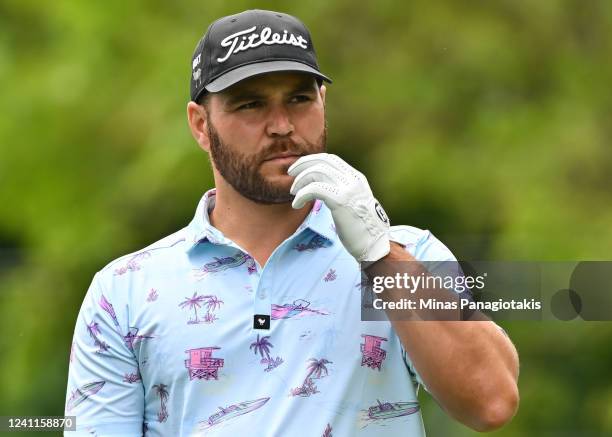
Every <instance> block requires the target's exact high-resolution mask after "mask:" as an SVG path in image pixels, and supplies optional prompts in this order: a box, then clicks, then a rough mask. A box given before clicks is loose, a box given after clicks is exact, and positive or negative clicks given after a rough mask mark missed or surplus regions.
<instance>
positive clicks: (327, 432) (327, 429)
mask: <svg viewBox="0 0 612 437" xmlns="http://www.w3.org/2000/svg"><path fill="white" fill-rule="evenodd" d="M321 437H332V427H331V425H330V424H329V423H328V424H327V426H326V427H325V431H324V432H323V435H322V436H321Z"/></svg>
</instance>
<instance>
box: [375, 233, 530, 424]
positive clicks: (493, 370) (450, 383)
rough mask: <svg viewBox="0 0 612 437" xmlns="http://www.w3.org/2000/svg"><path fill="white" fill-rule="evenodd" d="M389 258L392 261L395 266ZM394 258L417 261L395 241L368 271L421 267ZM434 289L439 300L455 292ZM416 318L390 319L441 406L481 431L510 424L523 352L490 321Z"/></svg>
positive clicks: (395, 293)
mask: <svg viewBox="0 0 612 437" xmlns="http://www.w3.org/2000/svg"><path fill="white" fill-rule="evenodd" d="M386 261H389V262H393V266H390V265H389V264H388V263H386ZM395 261H416V259H415V258H414V257H413V256H412V255H411V254H410V253H408V252H406V250H405V249H404V248H403V247H402V246H400V245H398V244H396V243H391V251H390V253H389V254H388V255H386V256H385V257H384V258H382V259H381V260H380V261H378V262H376V263H374V264H372V265H370V266H369V267H368V268H367V270H366V271H367V273H368V275H370V276H375V275H376V276H379V275H383V276H393V275H394V274H395V273H397V270H398V266H400V265H401V267H400V268H403V269H404V270H405V272H406V273H408V274H409V275H415V276H416V275H418V274H419V273H421V271H422V267H420V265H419V263H417V262H404V263H401V264H400V263H395ZM391 269H392V270H393V271H390V270H391ZM400 273H402V274H403V273H404V272H400ZM431 292H432V293H436V296H438V298H441V297H442V296H444V293H450V292H448V291H446V290H431ZM381 297H382V298H383V299H384V300H396V299H400V298H401V297H405V290H388V291H386V292H385V293H383V294H381ZM453 297H454V296H448V298H449V299H452V298H453ZM411 316H412V320H406V319H408V318H409V317H402V319H404V320H396V319H397V317H394V315H393V314H389V320H391V323H392V325H393V328H394V330H395V332H396V333H397V335H398V337H399V339H400V341H401V343H402V345H403V346H404V349H405V350H406V352H407V353H408V355H409V356H410V359H411V361H412V363H413V364H414V367H415V368H416V370H417V371H418V373H419V375H420V376H421V378H422V380H423V382H424V383H425V385H426V387H427V389H428V391H429V392H430V393H431V394H432V395H433V396H434V398H435V399H436V400H437V401H438V403H439V404H440V405H441V406H442V408H443V409H444V410H445V411H446V412H447V413H448V414H449V415H450V416H452V417H453V418H455V419H456V420H458V421H459V422H461V423H463V424H464V425H467V426H469V427H471V428H473V429H475V430H477V431H491V430H494V429H497V428H499V427H501V426H502V425H504V424H505V423H507V422H508V421H509V420H510V419H511V418H512V417H513V416H514V414H515V412H516V410H517V408H518V402H519V395H518V387H517V379H518V355H517V352H516V349H515V348H514V346H513V344H512V342H511V341H510V340H509V339H508V337H507V336H506V335H504V334H503V333H502V331H501V330H500V329H499V328H498V327H497V326H496V325H495V324H494V323H493V322H491V321H435V320H434V321H431V320H430V321H421V320H419V317H418V314H416V313H415V314H412V315H411ZM457 320H458V317H457Z"/></svg>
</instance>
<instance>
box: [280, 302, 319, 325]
mask: <svg viewBox="0 0 612 437" xmlns="http://www.w3.org/2000/svg"><path fill="white" fill-rule="evenodd" d="M309 306H310V302H309V301H307V300H305V299H296V300H294V301H293V303H286V304H283V305H277V304H272V320H278V319H290V318H292V317H303V316H307V315H314V314H320V315H323V316H327V315H328V314H329V313H328V312H326V311H321V310H316V309H311V308H309Z"/></svg>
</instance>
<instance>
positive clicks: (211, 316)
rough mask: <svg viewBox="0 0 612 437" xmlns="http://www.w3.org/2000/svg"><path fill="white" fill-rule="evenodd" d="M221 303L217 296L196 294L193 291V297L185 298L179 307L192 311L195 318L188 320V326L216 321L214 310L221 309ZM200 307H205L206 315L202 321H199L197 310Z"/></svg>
mask: <svg viewBox="0 0 612 437" xmlns="http://www.w3.org/2000/svg"><path fill="white" fill-rule="evenodd" d="M222 303H223V301H222V300H220V299H219V298H217V296H213V295H203V294H198V293H197V291H194V292H193V296H191V297H186V298H185V300H184V301H183V302H181V303H180V304H179V307H181V308H188V309H190V310H191V309H192V310H193V313H194V317H195V318H194V319H191V318H190V319H189V320H188V321H187V324H188V325H192V324H198V323H213V322H214V321H215V320H217V319H218V317H216V316H215V310H216V309H217V308H219V307H221V304H222ZM202 305H206V315H205V316H204V319H199V318H198V308H201V307H202Z"/></svg>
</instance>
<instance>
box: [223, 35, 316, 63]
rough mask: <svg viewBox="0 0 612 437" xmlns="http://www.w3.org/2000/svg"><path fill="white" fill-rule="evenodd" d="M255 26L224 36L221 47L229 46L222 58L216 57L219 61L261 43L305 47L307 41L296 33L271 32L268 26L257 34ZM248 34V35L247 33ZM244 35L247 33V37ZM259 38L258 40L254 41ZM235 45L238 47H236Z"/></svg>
mask: <svg viewBox="0 0 612 437" xmlns="http://www.w3.org/2000/svg"><path fill="white" fill-rule="evenodd" d="M256 28H257V26H253V27H251V28H249V29H246V30H241V31H240V32H236V33H233V34H231V35H229V36H226V37H225V38H223V40H222V41H221V47H229V49H228V50H227V53H226V54H225V56H224V57H222V58H217V61H218V62H219V63H222V62H225V61H227V59H228V58H229V57H230V56H231V55H233V54H234V53H238V52H242V51H245V50H249V49H254V48H256V47H259V46H260V45H262V44H266V45H273V44H286V45H292V46H296V47H301V48H303V49H305V48H307V46H308V41H307V40H306V39H305V38H304V37H302V36H301V35H298V36H297V37H296V36H295V35H293V34H292V33H289V32H287V31H286V30H284V31H283V34H282V35H281V34H280V33H277V32H274V33H272V29H270V28H269V27H264V28H263V29H262V30H261V32H260V33H259V34H257V33H255V29H256ZM249 34H250V35H249ZM246 35H249V36H248V37H247V36H246ZM241 36H242V41H240V44H238V40H239V39H241V38H240V37H241ZM257 39H259V41H256V40H257ZM236 45H237V46H238V47H236Z"/></svg>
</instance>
